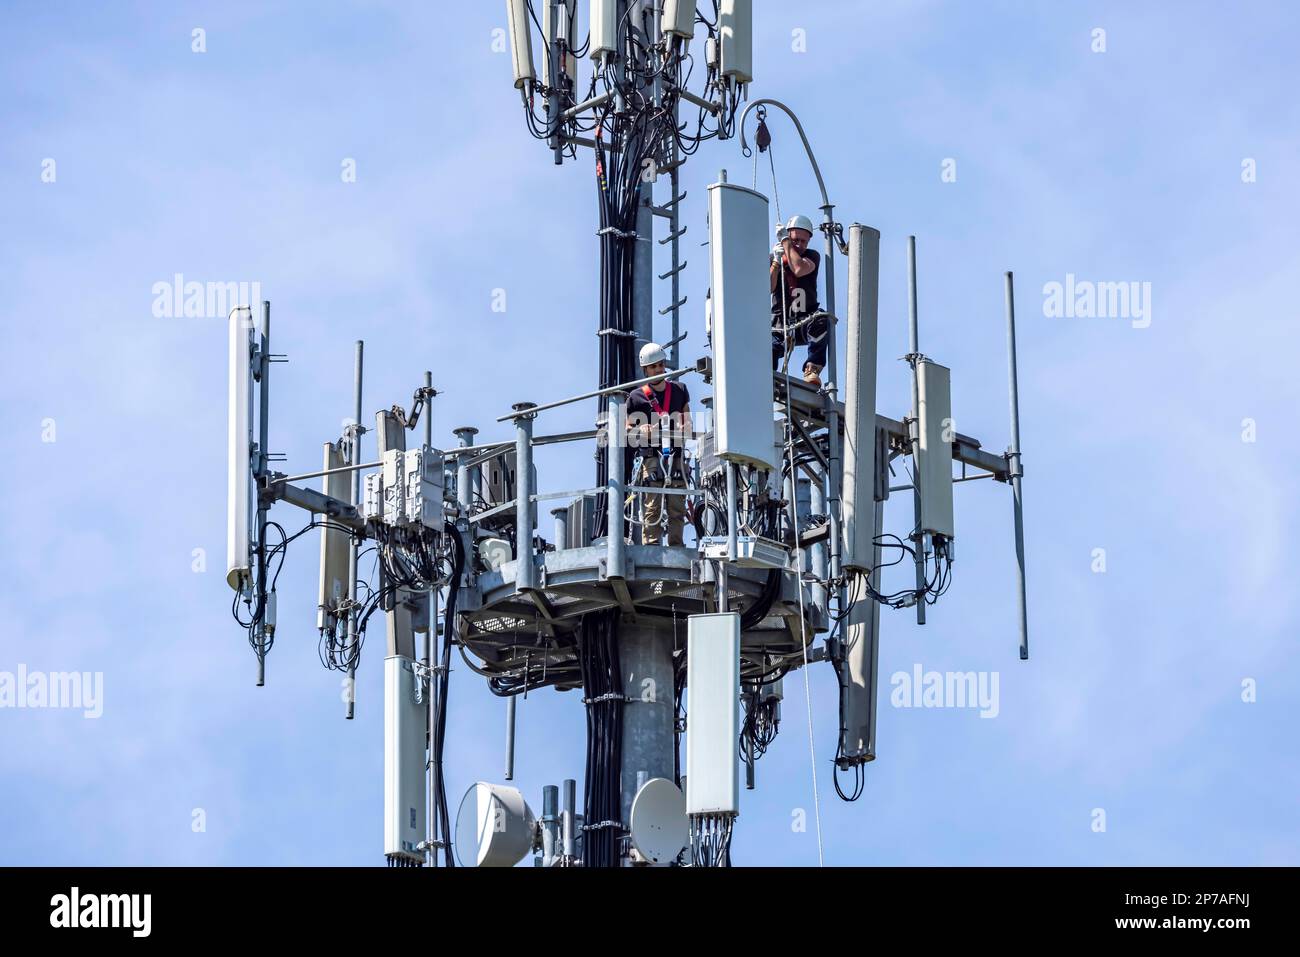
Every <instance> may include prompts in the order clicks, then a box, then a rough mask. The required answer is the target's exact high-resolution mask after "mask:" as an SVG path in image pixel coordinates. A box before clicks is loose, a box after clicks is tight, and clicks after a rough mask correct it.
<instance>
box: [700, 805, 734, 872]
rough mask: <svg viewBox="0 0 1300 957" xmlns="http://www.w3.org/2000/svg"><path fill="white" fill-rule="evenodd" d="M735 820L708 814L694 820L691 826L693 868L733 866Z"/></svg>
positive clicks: (721, 815)
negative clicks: (732, 844)
mask: <svg viewBox="0 0 1300 957" xmlns="http://www.w3.org/2000/svg"><path fill="white" fill-rule="evenodd" d="M735 820H736V819H735V818H734V817H732V816H731V815H729V814H708V815H704V816H702V817H699V818H696V819H694V820H693V822H692V825H691V864H692V865H693V866H695V867H730V866H731V829H732V826H733V825H734V824H735Z"/></svg>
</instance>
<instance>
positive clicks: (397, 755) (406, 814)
mask: <svg viewBox="0 0 1300 957" xmlns="http://www.w3.org/2000/svg"><path fill="white" fill-rule="evenodd" d="M419 683H420V681H419V679H418V678H417V677H416V675H415V662H414V660H412V659H411V658H407V657H406V656H405V655H392V656H390V657H388V658H385V659H384V854H385V855H386V856H388V857H399V858H407V859H409V860H413V861H423V860H424V851H423V850H420V849H419V844H420V842H421V841H423V840H424V814H425V797H424V782H425V775H424V745H425V731H426V728H427V727H428V724H427V717H428V705H427V704H426V703H425V702H424V701H422V700H421V696H420V695H419V694H418V693H417V687H418V686H419Z"/></svg>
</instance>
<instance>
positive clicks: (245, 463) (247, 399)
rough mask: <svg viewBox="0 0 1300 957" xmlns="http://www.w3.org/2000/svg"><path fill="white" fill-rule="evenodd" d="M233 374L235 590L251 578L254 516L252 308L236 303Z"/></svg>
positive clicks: (229, 515) (230, 521) (230, 475)
mask: <svg viewBox="0 0 1300 957" xmlns="http://www.w3.org/2000/svg"><path fill="white" fill-rule="evenodd" d="M228 322H229V324H230V329H229V333H230V357H229V358H230V370H229V372H230V374H229V381H228V398H229V414H228V416H227V433H226V436H227V443H226V444H227V457H226V462H227V473H226V581H227V583H229V585H230V587H231V588H233V589H235V590H236V591H238V590H240V589H241V588H242V587H243V584H244V582H246V581H247V580H248V576H249V572H250V563H249V557H248V540H249V529H250V528H251V526H252V522H253V518H252V513H253V473H252V466H251V464H250V461H249V454H250V451H251V450H252V447H253V417H252V409H253V368H252V355H253V351H252V333H253V310H252V309H251V308H250V307H249V306H236V307H235V308H234V309H232V310H231V312H230V317H229V320H228Z"/></svg>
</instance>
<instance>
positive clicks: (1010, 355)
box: [1006, 272, 1029, 661]
mask: <svg viewBox="0 0 1300 957" xmlns="http://www.w3.org/2000/svg"><path fill="white" fill-rule="evenodd" d="M1006 305H1007V380H1008V385H1009V387H1010V390H1011V448H1009V449H1007V473H1008V475H1009V476H1010V477H1011V495H1012V498H1013V499H1014V500H1015V523H1016V587H1017V591H1018V598H1019V605H1020V608H1019V611H1020V660H1021V661H1025V660H1027V659H1028V658H1029V609H1028V605H1027V602H1026V600H1025V516H1024V499H1023V498H1022V496H1021V491H1020V478H1021V476H1022V475H1023V474H1024V473H1023V471H1022V469H1021V466H1020V387H1019V375H1018V373H1017V371H1016V291H1015V285H1014V282H1013V279H1012V276H1011V273H1010V272H1007V275H1006Z"/></svg>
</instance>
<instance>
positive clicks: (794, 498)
mask: <svg viewBox="0 0 1300 957" xmlns="http://www.w3.org/2000/svg"><path fill="white" fill-rule="evenodd" d="M772 185H773V191H775V186H776V172H775V170H773V174H772ZM777 265H778V267H779V268H780V270H781V342H782V344H783V345H784V344H785V341H786V337H787V335H788V333H787V331H786V330H787V328H788V327H789V317H788V316H787V314H786V307H785V293H786V286H785V263H784V261H782V262H780V263H778V264H777ZM789 361H790V356H789V353H787V354H786V363H787V365H788V363H789ZM785 457H786V461H787V462H788V463H789V465H790V511H791V516H792V520H793V523H794V549H795V560H796V581H797V584H798V588H797V591H798V594H799V648H800V650H801V651H802V652H803V697H804V704H805V705H806V706H807V709H808V760H809V763H810V764H811V765H812V789H813V818H814V819H815V820H816V822H817V866H818V867H825V866H826V859H825V850H824V849H823V847H822V808H821V799H820V797H819V796H818V794H817V750H816V748H815V747H814V746H813V713H812V688H811V687H810V685H809V682H808V643H807V641H806V640H805V638H804V635H805V633H806V631H807V623H806V622H805V621H804V609H803V542H802V541H801V540H800V538H799V473H798V472H796V471H795V468H794V419H793V418H792V413H791V409H790V383H789V382H787V383H786V384H785Z"/></svg>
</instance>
